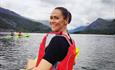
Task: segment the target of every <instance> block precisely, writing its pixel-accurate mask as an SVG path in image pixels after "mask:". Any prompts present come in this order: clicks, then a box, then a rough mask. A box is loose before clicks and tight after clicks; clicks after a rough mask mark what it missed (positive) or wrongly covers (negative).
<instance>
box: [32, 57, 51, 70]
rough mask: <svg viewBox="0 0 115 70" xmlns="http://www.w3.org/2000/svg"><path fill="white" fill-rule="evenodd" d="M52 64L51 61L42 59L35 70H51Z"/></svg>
mask: <svg viewBox="0 0 115 70" xmlns="http://www.w3.org/2000/svg"><path fill="white" fill-rule="evenodd" d="M51 66H52V64H51V63H49V62H48V61H47V60H45V59H42V60H41V62H40V64H39V65H38V67H36V68H34V69H33V70H50V68H51Z"/></svg>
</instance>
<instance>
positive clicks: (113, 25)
mask: <svg viewBox="0 0 115 70" xmlns="http://www.w3.org/2000/svg"><path fill="white" fill-rule="evenodd" d="M75 30H77V31H74V32H73V33H83V34H115V19H111V20H109V19H102V18H98V19H97V20H95V21H94V22H92V23H91V24H90V25H88V26H86V27H83V28H82V30H81V31H80V30H79V28H76V29H75Z"/></svg>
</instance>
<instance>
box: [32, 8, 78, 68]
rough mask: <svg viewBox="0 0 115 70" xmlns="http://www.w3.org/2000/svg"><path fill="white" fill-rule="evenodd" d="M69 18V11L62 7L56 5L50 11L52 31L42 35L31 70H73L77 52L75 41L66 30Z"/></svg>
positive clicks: (70, 16)
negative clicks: (36, 57) (35, 60)
mask: <svg viewBox="0 0 115 70" xmlns="http://www.w3.org/2000/svg"><path fill="white" fill-rule="evenodd" d="M71 18H72V15H71V13H70V12H69V11H68V10H67V9H66V8H64V7H56V8H55V9H54V10H53V11H52V13H51V15H50V26H51V29H52V32H50V33H47V34H46V35H45V36H44V37H43V40H42V42H41V44H40V48H39V52H38V59H37V62H36V66H35V67H34V68H33V69H32V70H73V65H74V64H75V56H76V54H77V53H76V48H75V42H74V41H73V39H72V38H71V37H70V35H69V33H68V31H67V25H68V24H69V23H70V22H71ZM50 36H51V38H48V37H50Z"/></svg>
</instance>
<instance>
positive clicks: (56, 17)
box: [50, 9, 67, 32]
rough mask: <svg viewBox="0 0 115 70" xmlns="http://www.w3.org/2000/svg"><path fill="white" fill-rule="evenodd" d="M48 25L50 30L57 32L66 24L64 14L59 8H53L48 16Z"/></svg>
mask: <svg viewBox="0 0 115 70" xmlns="http://www.w3.org/2000/svg"><path fill="white" fill-rule="evenodd" d="M50 25H51V29H52V31H55V32H59V31H63V30H64V29H65V27H66V25H67V23H66V20H65V19H64V16H63V14H62V12H61V10H59V9H54V10H53V11H52V13H51V16H50Z"/></svg>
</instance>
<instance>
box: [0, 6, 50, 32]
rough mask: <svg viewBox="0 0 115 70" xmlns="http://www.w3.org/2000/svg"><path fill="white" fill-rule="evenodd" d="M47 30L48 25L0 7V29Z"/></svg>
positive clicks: (19, 30)
mask: <svg viewBox="0 0 115 70" xmlns="http://www.w3.org/2000/svg"><path fill="white" fill-rule="evenodd" d="M11 30H13V31H16V32H40V33H43V32H49V31H51V29H50V27H49V26H46V25H44V24H42V23H40V22H37V21H33V20H31V19H28V18H25V17H23V16H21V15H19V14H17V13H15V12H13V11H10V10H8V9H4V8H1V7H0V31H11Z"/></svg>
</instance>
